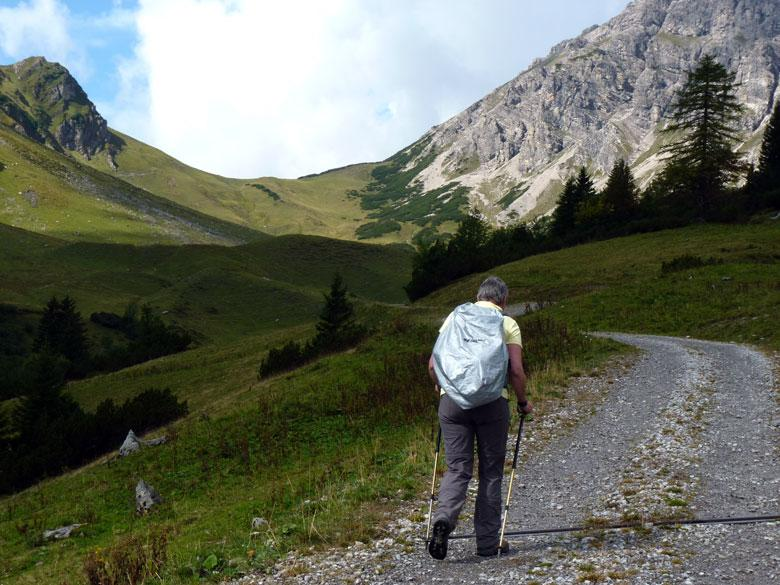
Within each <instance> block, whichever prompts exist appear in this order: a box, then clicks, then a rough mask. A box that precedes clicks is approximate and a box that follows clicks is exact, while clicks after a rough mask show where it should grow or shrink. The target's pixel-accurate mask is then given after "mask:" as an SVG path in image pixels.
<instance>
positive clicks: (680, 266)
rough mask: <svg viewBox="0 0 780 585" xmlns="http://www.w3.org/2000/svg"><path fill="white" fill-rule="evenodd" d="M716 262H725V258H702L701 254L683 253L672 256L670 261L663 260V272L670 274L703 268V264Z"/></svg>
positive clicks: (709, 264)
mask: <svg viewBox="0 0 780 585" xmlns="http://www.w3.org/2000/svg"><path fill="white" fill-rule="evenodd" d="M714 264H723V260H722V259H718V258H713V257H709V258H702V257H701V256H693V255H692V254H683V255H682V256H677V257H676V258H672V259H671V260H669V261H668V262H662V263H661V274H670V273H672V272H680V271H681V270H690V269H692V268H701V267H703V266H712V265H714Z"/></svg>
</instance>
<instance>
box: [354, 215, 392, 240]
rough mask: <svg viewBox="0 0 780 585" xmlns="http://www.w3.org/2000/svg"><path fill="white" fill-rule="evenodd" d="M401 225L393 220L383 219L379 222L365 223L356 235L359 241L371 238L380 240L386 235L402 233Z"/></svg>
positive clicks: (357, 230)
mask: <svg viewBox="0 0 780 585" xmlns="http://www.w3.org/2000/svg"><path fill="white" fill-rule="evenodd" d="M400 231H401V224H400V223H398V222H397V221H395V220H392V219H381V220H379V221H372V222H369V223H364V224H363V225H361V226H360V227H358V228H357V229H356V230H355V235H356V236H357V239H358V240H368V239H371V238H379V237H381V236H384V235H385V234H389V233H392V232H400Z"/></svg>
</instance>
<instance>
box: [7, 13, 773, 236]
mask: <svg viewBox="0 0 780 585" xmlns="http://www.w3.org/2000/svg"><path fill="white" fill-rule="evenodd" d="M708 53H709V54H712V55H714V56H715V58H716V59H717V60H718V61H719V62H720V63H722V64H723V65H724V66H726V67H727V68H728V69H730V70H732V71H734V72H736V75H737V80H738V81H739V82H740V84H741V85H740V86H739V88H738V90H737V93H738V97H739V99H740V101H741V102H742V103H743V104H745V106H746V114H745V116H744V118H743V120H742V128H741V130H742V135H743V138H744V141H743V143H742V144H741V145H740V146H739V148H740V149H741V150H742V151H744V152H745V153H746V154H747V155H748V158H749V159H755V157H756V154H757V150H758V148H759V146H760V142H761V136H762V133H763V128H764V126H765V124H766V122H767V120H768V117H769V114H770V113H771V110H772V105H773V103H774V102H775V101H776V99H777V98H778V91H777V87H778V80H779V78H780V10H778V8H777V1H776V0H635V1H634V2H633V3H631V4H629V5H628V7H627V8H626V9H625V10H624V11H623V12H622V13H621V14H620V15H618V16H616V17H615V18H613V19H612V20H610V21H609V22H607V23H606V24H603V25H601V26H593V27H591V28H589V29H587V30H585V31H584V32H583V33H582V34H581V35H580V36H578V37H577V38H575V39H570V40H567V41H564V42H562V43H560V44H558V45H557V46H555V47H553V49H552V50H551V51H550V53H549V55H547V57H545V58H544V59H539V60H537V61H535V62H534V63H533V64H532V65H531V67H529V68H528V69H527V70H526V71H524V72H522V73H521V74H520V75H518V76H517V77H515V78H514V79H513V80H511V81H509V82H508V83H506V84H504V85H502V86H501V87H499V88H498V89H496V90H495V91H493V92H491V93H490V94H488V95H487V96H485V97H484V98H483V99H481V100H479V101H478V102H477V103H475V104H473V105H472V106H470V107H469V108H467V109H466V110H465V111H463V112H462V113H460V114H458V115H456V116H454V117H453V118H451V119H450V120H447V121H446V122H444V123H443V124H441V125H439V126H436V127H434V128H432V129H431V130H430V131H428V132H427V133H425V134H424V135H423V136H422V137H421V138H420V139H419V140H417V141H415V142H414V143H413V144H412V145H410V146H408V147H407V148H404V149H403V150H401V151H400V152H398V153H396V154H395V155H393V156H391V157H390V158H388V159H387V160H385V161H383V162H381V163H378V164H377V163H365V164H356V165H352V166H348V167H344V168H342V169H335V170H332V171H328V172H326V173H322V174H319V175H313V176H307V177H301V178H299V179H278V178H273V177H262V178H258V179H251V180H238V179H231V178H226V177H220V176H217V175H213V174H210V173H206V172H203V171H200V170H198V169H194V168H192V167H189V166H187V165H185V164H183V163H181V162H180V161H177V160H176V159H174V158H172V157H170V156H168V155H167V154H165V153H164V152H161V151H160V150H158V149H155V148H153V147H151V146H149V145H147V144H144V143H143V142H140V141H138V140H135V139H133V138H132V137H130V136H126V135H124V134H121V133H119V132H117V131H115V130H112V129H111V128H109V127H108V126H107V124H106V121H105V120H104V119H103V118H102V117H101V116H100V114H99V113H98V112H97V110H96V109H95V106H94V104H92V103H91V102H90V101H89V99H88V98H87V96H86V94H85V93H84V91H83V90H82V89H81V87H80V86H79V85H78V83H77V82H76V81H75V80H74V79H73V77H72V76H70V74H69V73H68V72H67V70H66V69H65V68H63V67H62V66H60V65H58V64H56V63H49V62H47V61H46V60H45V59H43V58H40V57H33V58H30V59H26V60H24V61H21V62H20V63H17V64H15V65H11V66H6V67H0V127H2V126H3V125H4V126H7V127H9V128H12V129H13V130H15V131H16V132H17V133H18V134H21V135H23V136H25V137H26V138H29V139H31V140H34V141H36V142H38V143H40V144H42V145H46V146H47V147H48V148H49V149H50V150H54V151H56V154H57V155H60V156H62V157H65V158H68V159H70V160H71V161H75V162H77V163H78V164H79V165H82V166H85V167H91V169H92V170H93V171H96V172H97V171H99V172H100V173H101V175H102V176H105V177H107V178H106V179H104V180H106V181H108V180H113V181H121V184H124V185H130V186H133V187H135V188H137V189H138V191H136V193H146V194H147V195H148V196H151V197H157V198H158V199H157V200H168V201H170V202H172V203H173V204H175V205H177V206H183V207H185V208H189V209H192V210H195V211H197V212H199V213H201V214H205V215H208V216H212V217H215V218H218V219H219V220H222V221H225V222H229V223H230V224H237V225H239V226H243V227H244V228H249V229H251V230H259V231H262V232H266V233H270V234H273V235H281V234H291V233H304V234H312V235H321V236H326V237H335V238H340V239H351V240H354V239H374V240H377V241H380V242H398V241H403V242H410V241H411V242H419V241H425V240H426V239H430V238H432V237H434V236H435V235H436V234H438V233H442V232H452V231H453V230H454V229H455V227H456V222H457V221H458V220H459V219H460V218H462V217H463V214H464V213H465V212H466V210H467V209H468V208H469V206H475V207H477V208H478V209H479V210H480V211H482V212H483V213H484V214H485V215H486V216H487V217H488V218H489V219H490V220H492V221H493V222H496V223H502V222H506V221H509V220H512V219H516V218H530V219H532V218H534V217H537V216H539V215H542V214H545V213H548V212H549V211H550V210H552V209H553V207H554V206H555V203H556V201H557V198H558V196H559V194H560V190H561V186H562V184H563V182H564V181H565V180H566V179H567V178H568V177H569V176H571V175H572V174H573V173H574V172H575V171H576V170H577V168H578V167H579V166H582V165H584V166H586V167H588V168H589V170H590V171H591V173H592V174H593V176H594V178H595V179H596V183H597V185H599V186H600V185H601V184H603V182H604V181H605V179H606V175H607V173H608V172H609V170H610V168H611V167H612V165H613V164H614V163H615V161H616V160H618V159H619V158H624V159H626V160H627V161H628V162H629V164H630V165H631V166H632V168H633V170H634V172H635V174H636V175H637V177H638V179H639V181H640V184H641V185H646V184H647V183H648V182H649V181H650V180H651V179H652V177H653V176H654V175H655V174H656V173H657V172H658V171H659V169H660V168H661V166H662V165H661V162H662V161H661V157H660V155H659V151H660V149H661V147H662V146H663V144H664V141H665V140H666V138H665V136H664V135H661V134H660V130H661V129H662V128H663V127H664V125H665V123H666V118H665V115H666V114H667V113H668V111H669V108H670V105H671V104H672V103H673V101H674V96H675V92H676V91H677V90H678V89H680V88H681V87H682V85H683V83H684V82H685V80H686V74H687V72H688V71H690V70H691V69H693V68H694V67H695V66H696V64H697V62H698V61H699V60H700V59H701V57H702V56H703V55H705V54H708ZM0 138H2V136H1V135H0ZM6 142H8V141H5V142H4V141H2V140H0V161H2V160H3V157H5V153H4V148H5V146H4V145H5V144H6ZM20 164H21V163H20ZM67 164H68V165H71V166H72V164H73V163H70V162H69V163H67ZM33 167H34V165H33V166H28V168H27V169H26V170H25V171H24V173H21V172H20V173H17V174H18V175H19V176H20V177H26V176H28V175H30V176H34V175H35V174H36V173H38V172H39V171H40V169H39V168H38V169H36V168H33ZM78 168H82V167H78ZM79 176H81V171H76V170H73V171H72V174H71V175H69V177H70V179H71V180H69V188H70V189H71V190H74V191H75V192H76V193H75V194H74V197H76V198H78V197H81V198H82V200H83V199H84V198H86V199H89V200H93V199H94V194H92V193H90V192H88V191H87V192H84V190H82V189H80V188H79V184H81V183H82V181H81V180H80V179H78V177H79ZM89 176H90V177H92V176H93V175H89ZM24 180H25V179H19V180H17V181H16V182H15V183H14V184H13V185H9V187H10V189H8V190H9V191H10V192H11V195H9V196H7V197H6V199H5V209H6V212H5V214H3V208H2V207H0V219H2V218H5V219H2V220H3V221H9V220H8V217H9V213H8V211H7V210H8V209H9V208H10V207H13V208H14V209H17V210H19V209H22V210H25V211H26V213H27V215H28V216H30V217H28V221H27V223H16V224H14V225H18V226H20V227H24V228H25V229H35V230H37V229H38V228H37V227H36V225H39V224H40V223H41V222H40V221H39V220H38V219H37V216H38V215H41V214H42V213H43V212H42V211H36V212H31V211H30V210H29V209H26V208H25V205H26V204H25V201H24V194H25V193H26V192H27V191H28V190H29V189H28V188H27V186H25V185H24V184H23V182H24ZM91 180H92V179H90V181H91ZM87 182H89V181H87ZM113 184H115V185H119V184H120V183H118V182H115V183H113ZM4 187H5V185H4V184H3V173H2V172H0V188H4ZM14 193H16V194H15V195H14ZM0 194H2V193H1V192H0ZM39 200H42V198H39ZM131 207H132V206H131ZM52 213H53V212H52ZM101 213H103V212H101ZM127 213H130V214H132V213H134V212H133V211H128V212H127ZM103 215H105V213H103ZM31 216H36V217H35V218H32V217H31ZM52 221H55V219H54V217H53V215H52V219H51V221H48V222H47V226H48V228H47V229H50V228H51V227H52ZM60 221H62V218H60ZM36 222H37V223H36ZM101 225H102V226H103V227H106V228H107V230H106V231H109V232H110V231H112V230H111V229H108V228H110V227H111V226H105V222H103V223H101ZM60 228H61V230H60V232H59V233H58V234H57V235H59V236H61V237H68V236H67V233H66V232H67V230H65V229H64V228H63V227H62V225H60ZM98 231H100V230H98V229H97V228H96V229H94V230H93V232H95V234H97V232H98ZM95 237H98V235H95ZM133 237H135V236H133ZM103 239H105V238H103ZM176 240H178V241H186V240H187V238H186V237H183V236H181V235H180V234H178V235H175V237H173V238H170V241H176Z"/></svg>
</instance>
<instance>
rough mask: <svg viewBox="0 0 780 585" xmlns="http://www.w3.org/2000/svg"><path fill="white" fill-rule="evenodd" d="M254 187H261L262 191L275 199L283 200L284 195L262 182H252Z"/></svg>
mask: <svg viewBox="0 0 780 585" xmlns="http://www.w3.org/2000/svg"><path fill="white" fill-rule="evenodd" d="M252 187H254V188H255V189H259V190H260V191H262V192H263V193H265V194H266V195H268V196H269V197H270V198H271V199H273V200H274V201H281V200H282V196H281V195H279V193H277V192H276V191H273V190H272V189H269V188H268V187H266V186H265V185H263V184H262V183H252Z"/></svg>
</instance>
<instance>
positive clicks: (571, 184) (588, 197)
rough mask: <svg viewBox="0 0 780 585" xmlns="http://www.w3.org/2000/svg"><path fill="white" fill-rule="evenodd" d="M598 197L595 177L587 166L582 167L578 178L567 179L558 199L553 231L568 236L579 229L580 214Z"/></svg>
mask: <svg viewBox="0 0 780 585" xmlns="http://www.w3.org/2000/svg"><path fill="white" fill-rule="evenodd" d="M595 198H596V189H595V187H594V186H593V179H591V178H590V175H589V174H588V171H587V169H586V168H585V167H581V168H580V170H579V173H577V177H576V178H571V179H569V180H568V181H566V184H565V185H564V187H563V192H562V193H561V196H560V198H559V199H558V207H557V208H556V209H555V212H554V214H553V231H554V232H555V234H556V235H559V236H567V235H570V234H572V233H574V232H576V231H577V228H578V227H581V226H580V225H578V214H579V213H580V212H581V211H582V210H583V209H584V208H585V206H586V205H589V204H592V203H593V202H594V200H595Z"/></svg>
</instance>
